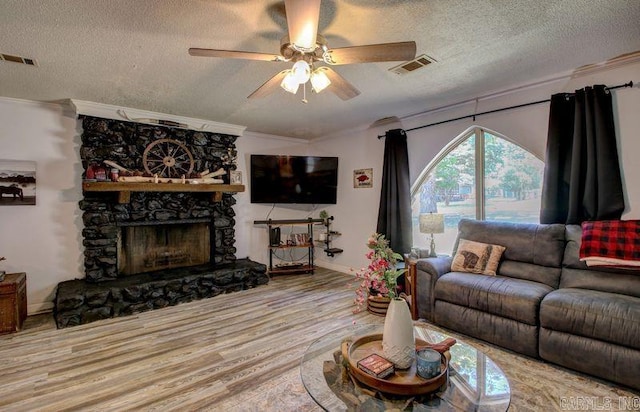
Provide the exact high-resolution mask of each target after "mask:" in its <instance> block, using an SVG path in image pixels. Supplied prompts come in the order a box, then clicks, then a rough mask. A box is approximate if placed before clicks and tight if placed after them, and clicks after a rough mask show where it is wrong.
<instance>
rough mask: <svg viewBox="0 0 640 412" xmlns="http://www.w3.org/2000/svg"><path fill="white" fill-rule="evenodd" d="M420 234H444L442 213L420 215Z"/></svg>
mask: <svg viewBox="0 0 640 412" xmlns="http://www.w3.org/2000/svg"><path fill="white" fill-rule="evenodd" d="M420 233H444V215H443V214H442V213H423V214H421V215H420Z"/></svg>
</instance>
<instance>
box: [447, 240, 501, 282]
mask: <svg viewBox="0 0 640 412" xmlns="http://www.w3.org/2000/svg"><path fill="white" fill-rule="evenodd" d="M504 249H505V247H504V246H500V245H490V244H487V243H481V242H474V241H473V240H467V239H460V240H459V241H458V249H457V250H456V254H455V256H454V257H453V261H452V262H451V270H453V271H455V272H470V273H480V274H483V275H492V276H495V275H496V269H498V263H500V258H501V257H502V252H504Z"/></svg>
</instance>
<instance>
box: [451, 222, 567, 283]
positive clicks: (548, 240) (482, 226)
mask: <svg viewBox="0 0 640 412" xmlns="http://www.w3.org/2000/svg"><path fill="white" fill-rule="evenodd" d="M564 226H565V225H561V224H552V225H539V224H533V223H532V224H528V223H508V222H497V221H488V220H485V221H481V220H471V219H461V220H460V223H459V224H458V238H457V240H456V244H455V247H454V250H453V253H454V254H455V252H456V250H457V248H458V241H459V240H460V239H467V240H473V241H475V242H482V243H490V244H493V245H501V246H504V247H505V248H506V249H505V251H504V253H503V255H502V260H501V262H500V266H498V271H497V274H498V275H499V276H508V277H512V278H518V279H524V280H531V281H534V282H540V283H544V284H546V285H549V286H551V287H552V288H557V287H558V285H559V283H560V272H561V266H562V256H563V253H564V247H565V227H564Z"/></svg>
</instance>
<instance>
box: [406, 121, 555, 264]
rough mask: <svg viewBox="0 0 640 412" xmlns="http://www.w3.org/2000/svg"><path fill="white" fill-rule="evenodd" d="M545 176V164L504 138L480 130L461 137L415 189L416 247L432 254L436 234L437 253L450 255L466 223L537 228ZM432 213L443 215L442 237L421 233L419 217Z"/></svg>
mask: <svg viewBox="0 0 640 412" xmlns="http://www.w3.org/2000/svg"><path fill="white" fill-rule="evenodd" d="M479 165H483V166H482V167H479ZM543 171H544V163H543V162H542V161H541V160H540V159H538V158H536V157H535V156H534V155H533V154H531V153H529V152H528V151H527V150H525V149H523V148H522V147H520V146H518V145H517V144H514V143H512V142H510V141H508V140H507V139H505V138H502V137H499V136H496V135H495V134H492V133H490V132H487V131H485V130H483V129H480V128H475V129H472V130H471V131H469V132H468V133H466V134H465V135H463V136H460V137H459V138H458V139H457V141H456V142H454V143H453V144H452V145H451V146H450V147H449V148H447V149H446V150H445V152H444V153H443V154H441V155H439V156H437V157H436V159H434V161H433V162H432V163H431V164H430V165H428V166H427V168H425V170H424V172H423V173H422V174H421V180H420V181H419V182H417V184H416V185H414V188H413V195H412V200H411V205H412V214H413V216H412V217H413V225H414V227H413V245H414V247H419V248H423V249H429V248H430V244H431V236H432V234H431V233H429V231H428V230H435V233H433V238H434V241H435V251H436V253H441V254H451V252H452V250H453V246H454V243H455V239H456V235H457V232H458V222H459V221H460V219H462V218H470V219H481V220H484V219H487V220H502V221H509V222H529V223H538V221H539V215H540V193H541V187H542V174H543ZM478 193H479V194H480V196H478ZM430 213H435V214H442V215H444V216H443V217H444V229H443V232H442V230H439V229H438V228H435V229H434V228H433V227H430V228H427V227H424V226H423V227H422V230H423V231H422V232H421V227H420V215H421V214H430ZM440 229H442V228H440Z"/></svg>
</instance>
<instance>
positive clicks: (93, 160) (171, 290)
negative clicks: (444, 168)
mask: <svg viewBox="0 0 640 412" xmlns="http://www.w3.org/2000/svg"><path fill="white" fill-rule="evenodd" d="M82 125H83V133H82V147H81V149H80V156H81V159H82V165H83V168H84V171H83V176H82V177H83V178H84V177H85V175H86V170H87V167H88V166H89V165H91V164H102V162H103V161H104V160H112V161H115V162H117V163H118V164H120V165H122V166H123V167H126V168H127V169H129V170H139V171H143V170H144V166H143V164H142V157H143V152H144V149H145V148H146V147H147V146H148V145H149V143H151V142H153V141H155V140H157V139H165V138H166V139H174V140H177V141H179V142H181V143H183V144H185V145H186V146H187V148H188V149H189V150H190V151H191V153H192V154H193V157H194V163H195V166H194V171H196V172H201V171H203V170H205V169H208V170H210V171H214V170H217V169H219V168H220V167H225V168H229V169H233V168H235V166H233V165H225V164H224V161H223V159H224V158H225V156H228V155H232V156H235V154H236V153H235V140H236V136H231V135H224V134H217V133H209V132H198V131H193V130H184V129H177V128H170V127H164V126H153V125H145V124H139V123H132V122H124V121H117V120H108V119H101V118H96V117H89V116H84V117H83V118H82ZM234 204H235V198H234V196H233V194H230V193H224V194H223V196H222V201H220V202H213V201H212V195H211V193H193V192H188V193H179V192H165V193H159V192H133V193H131V201H130V202H129V203H128V204H118V203H117V196H116V194H115V193H113V192H85V193H84V199H83V200H82V201H81V202H80V209H81V210H82V211H83V215H82V220H83V222H84V226H85V227H84V229H83V231H82V235H83V245H84V247H85V251H84V257H85V259H84V260H85V262H84V267H85V279H76V280H70V281H66V282H62V283H60V284H59V285H58V288H57V294H56V299H55V301H54V316H55V319H56V324H57V325H58V327H59V328H63V327H67V326H73V325H79V324H83V323H89V322H92V321H95V320H99V319H105V318H111V317H116V316H124V315H129V314H133V313H137V312H142V311H146V310H152V309H157V308H162V307H165V306H170V305H176V304H179V303H183V302H188V301H191V300H196V299H202V298H208V297H213V296H216V295H218V294H220V293H229V292H234V291H238V290H243V289H247V288H252V287H255V286H258V285H263V284H266V283H268V281H269V278H268V275H267V274H266V266H265V265H263V264H260V263H256V262H252V261H250V260H248V259H240V260H236V256H235V253H236V248H235V247H234V243H235V229H234V225H235V219H234V216H235V212H234V211H233V209H232V206H233V205H234ZM203 220H204V221H207V222H209V224H210V226H211V225H212V226H213V229H212V236H211V238H212V241H213V240H215V245H214V249H215V251H214V254H213V255H212V258H211V260H212V261H211V263H210V264H208V265H201V266H195V267H186V268H178V269H170V270H165V271H157V272H153V273H143V274H138V275H128V276H122V277H119V276H118V273H117V261H118V256H117V252H118V251H117V244H118V236H119V231H120V228H119V227H118V224H123V223H125V224H138V223H142V222H144V223H147V224H153V223H154V222H158V223H162V222H165V223H166V222H168V221H170V222H171V223H182V222H184V223H192V222H193V221H197V222H202V221H203Z"/></svg>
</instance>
